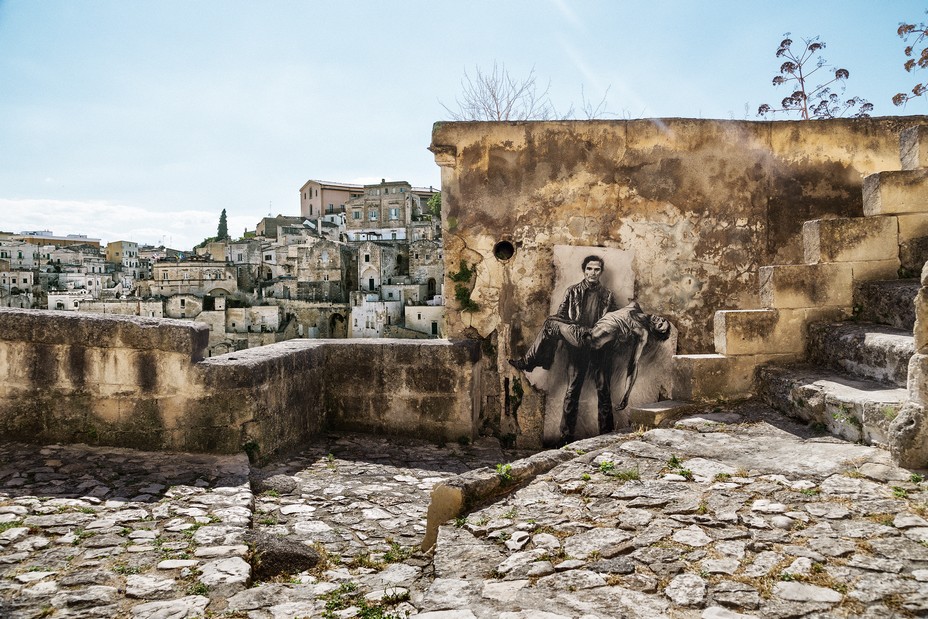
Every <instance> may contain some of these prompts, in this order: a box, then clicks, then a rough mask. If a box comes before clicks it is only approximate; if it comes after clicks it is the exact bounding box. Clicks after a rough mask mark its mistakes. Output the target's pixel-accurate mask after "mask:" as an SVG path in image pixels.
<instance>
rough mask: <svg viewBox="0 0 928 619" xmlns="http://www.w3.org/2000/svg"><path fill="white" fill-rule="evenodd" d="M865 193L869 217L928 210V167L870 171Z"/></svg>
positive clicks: (865, 183) (865, 181) (864, 187)
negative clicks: (872, 172)
mask: <svg viewBox="0 0 928 619" xmlns="http://www.w3.org/2000/svg"><path fill="white" fill-rule="evenodd" d="M863 192H864V215H867V216H873V215H896V214H899V213H924V212H928V169H926V168H923V169H917V170H894V171H889V172H877V173H876V174H871V175H869V176H867V177H866V178H865V179H864V185H863Z"/></svg>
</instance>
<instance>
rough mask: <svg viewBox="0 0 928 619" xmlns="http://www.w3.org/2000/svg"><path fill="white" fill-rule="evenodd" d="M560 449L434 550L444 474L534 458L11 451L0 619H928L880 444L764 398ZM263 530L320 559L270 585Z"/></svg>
mask: <svg viewBox="0 0 928 619" xmlns="http://www.w3.org/2000/svg"><path fill="white" fill-rule="evenodd" d="M720 419H724V421H720ZM565 449H567V450H571V451H572V452H573V453H574V455H575V457H573V458H572V459H571V460H569V461H567V462H565V463H563V464H560V465H559V466H556V467H555V468H553V469H551V470H550V471H549V472H547V473H545V474H542V475H539V476H538V477H536V478H535V479H533V480H531V481H529V482H528V483H526V484H524V485H522V486H521V487H515V488H510V489H509V492H508V494H505V495H503V496H500V497H497V498H496V499H495V500H493V501H491V502H489V503H488V504H486V505H484V506H483V507H480V508H478V509H475V510H473V511H471V512H470V513H467V514H462V515H461V516H460V517H459V518H457V519H455V520H453V521H449V522H448V523H446V524H444V525H442V526H441V528H440V529H439V533H438V542H437V543H436V545H435V547H434V550H433V551H432V552H430V553H423V552H421V551H420V550H419V548H418V544H419V543H420V542H421V541H422V537H423V535H424V533H425V516H426V510H427V507H428V502H429V495H430V492H431V490H432V488H433V487H434V486H435V485H436V484H439V483H442V482H445V481H447V480H449V479H450V478H451V477H452V476H454V475H456V474H459V473H463V472H465V471H468V470H471V469H473V468H477V467H484V466H486V467H489V468H490V469H491V470H492V469H494V466H495V465H496V464H503V463H507V462H512V461H514V460H515V459H516V458H518V457H520V456H522V455H525V454H518V453H514V452H507V451H504V450H502V449H500V448H499V446H498V444H497V443H496V441H493V440H489V439H483V440H481V441H478V442H477V443H476V444H474V445H467V446H461V445H457V444H453V445H446V446H441V447H439V446H434V445H430V444H426V443H423V442H417V441H413V440H409V439H405V440H400V439H387V438H384V437H375V436H361V435H341V436H324V437H320V439H319V440H318V442H317V443H316V444H314V445H312V446H309V447H307V448H306V449H305V450H303V451H302V452H300V453H296V454H293V455H291V456H288V457H283V458H280V459H278V460H276V461H274V462H272V463H270V464H268V465H266V466H263V467H252V466H250V465H249V463H248V460H247V458H246V457H245V456H244V455H240V456H210V455H193V454H177V453H150V452H140V451H133V450H128V449H115V448H97V447H87V446H81V445H76V446H62V445H49V446H44V447H35V446H26V445H21V444H12V443H6V444H0V617H4V618H7V617H9V618H11V619H20V618H22V619H26V618H29V619H32V618H38V617H106V618H109V617H126V618H131V619H139V618H144V619H148V618H150V619H156V618H158V619H160V618H178V619H180V618H185V617H205V616H210V617H247V618H248V619H286V618H298V617H339V618H345V619H347V618H349V617H384V616H386V617H391V616H392V617H416V618H418V619H456V618H483V617H492V618H494V619H495V618H505V619H529V618H532V619H535V618H540V619H563V618H571V619H607V618H618V617H628V618H638V617H640V618H652V617H669V618H702V619H729V618H739V617H764V618H766V617H783V618H785V617H807V618H809V619H812V618H820V617H867V618H877V617H919V616H928V482H926V481H924V480H923V479H922V477H921V476H920V474H919V473H918V472H913V471H908V470H904V469H899V468H897V467H895V466H893V464H892V461H891V459H890V457H889V454H887V453H886V452H885V451H882V450H880V449H877V448H874V447H866V446H861V445H856V444H851V443H847V442H845V441H841V440H839V439H836V438H834V437H831V436H828V435H815V434H813V433H812V431H811V430H809V429H808V428H806V427H805V426H801V425H797V424H795V423H794V422H792V421H790V420H787V419H784V418H782V417H779V416H777V415H776V414H775V413H773V412H772V411H771V410H770V409H767V408H765V407H764V406H762V405H759V404H757V403H746V404H742V405H736V406H732V407H729V408H728V409H727V410H726V411H725V413H724V415H722V416H720V415H719V414H718V413H717V412H709V411H708V410H707V411H705V412H704V413H702V414H700V413H694V414H693V415H691V416H690V417H689V418H687V419H684V420H681V421H678V422H677V423H676V424H675V426H674V427H673V428H660V429H655V430H651V431H648V432H645V433H637V434H615V435H611V436H609V437H598V438H596V439H590V440H587V441H579V442H577V443H574V444H572V445H568V446H567V447H566V448H565ZM262 540H264V541H262ZM267 540H271V541H272V542H273V541H275V540H285V541H286V542H287V544H284V545H282V546H281V545H279V544H278V546H280V547H282V548H284V549H287V548H288V547H289V548H290V549H296V550H300V549H302V550H303V551H305V552H295V551H294V552H289V554H287V556H286V557H284V559H281V560H280V561H279V562H278V563H275V564H274V565H278V566H284V568H286V567H287V566H290V567H291V568H292V566H293V565H299V561H304V560H305V561H308V562H309V563H307V565H310V564H311V565H313V567H311V568H308V569H304V570H302V571H297V572H289V573H288V571H287V570H286V569H284V568H281V569H283V571H281V572H280V573H279V574H278V575H274V576H266V577H263V579H262V580H261V581H258V580H257V579H256V578H255V574H261V573H264V572H262V571H261V568H270V567H272V565H271V564H272V563H273V561H272V559H273V557H271V556H270V554H268V555H267V558H266V561H267V564H258V563H256V562H257V561H259V559H258V557H259V556H260V553H259V549H260V548H262V547H263V544H264V543H265V542H266V541H267ZM267 546H268V550H267V552H268V553H271V552H272V550H271V549H273V547H274V544H273V543H269V544H268V545H267ZM256 565H257V567H256Z"/></svg>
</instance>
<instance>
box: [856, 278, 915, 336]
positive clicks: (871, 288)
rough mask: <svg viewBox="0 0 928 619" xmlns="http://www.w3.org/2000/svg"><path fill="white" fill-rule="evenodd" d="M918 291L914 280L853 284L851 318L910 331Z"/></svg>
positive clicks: (913, 321) (913, 319)
mask: <svg viewBox="0 0 928 619" xmlns="http://www.w3.org/2000/svg"><path fill="white" fill-rule="evenodd" d="M919 288H920V285H919V282H918V280H916V279H908V280H906V279H889V280H884V281H865V282H855V284H854V307H855V308H856V310H857V313H856V315H855V318H857V319H858V320H866V321H869V322H878V323H882V324H885V325H890V326H892V327H895V328H897V329H907V330H909V331H911V330H912V328H913V326H914V325H915V304H914V303H913V299H915V297H916V295H918V291H919Z"/></svg>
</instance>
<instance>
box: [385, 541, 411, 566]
mask: <svg viewBox="0 0 928 619" xmlns="http://www.w3.org/2000/svg"><path fill="white" fill-rule="evenodd" d="M387 541H388V542H389V543H390V550H388V551H387V552H385V553H384V554H383V560H384V561H386V562H387V563H399V562H400V561H405V560H406V559H408V558H409V557H410V555H412V549H411V548H403V547H402V546H400V544H399V543H397V542H394V541H391V540H387Z"/></svg>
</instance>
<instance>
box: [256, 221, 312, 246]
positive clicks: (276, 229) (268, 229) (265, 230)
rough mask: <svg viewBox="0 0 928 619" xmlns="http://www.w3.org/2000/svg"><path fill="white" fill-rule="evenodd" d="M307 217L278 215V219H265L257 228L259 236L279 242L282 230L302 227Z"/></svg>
mask: <svg viewBox="0 0 928 619" xmlns="http://www.w3.org/2000/svg"><path fill="white" fill-rule="evenodd" d="M305 219H306V218H305V217H302V216H300V217H296V216H289V215H277V217H263V218H262V219H261V221H259V222H258V225H257V227H256V228H255V234H256V235H257V236H263V237H264V238H266V239H270V240H277V237H278V235H279V234H280V229H281V228H287V227H293V226H302V225H303V221H304V220H305Z"/></svg>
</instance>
